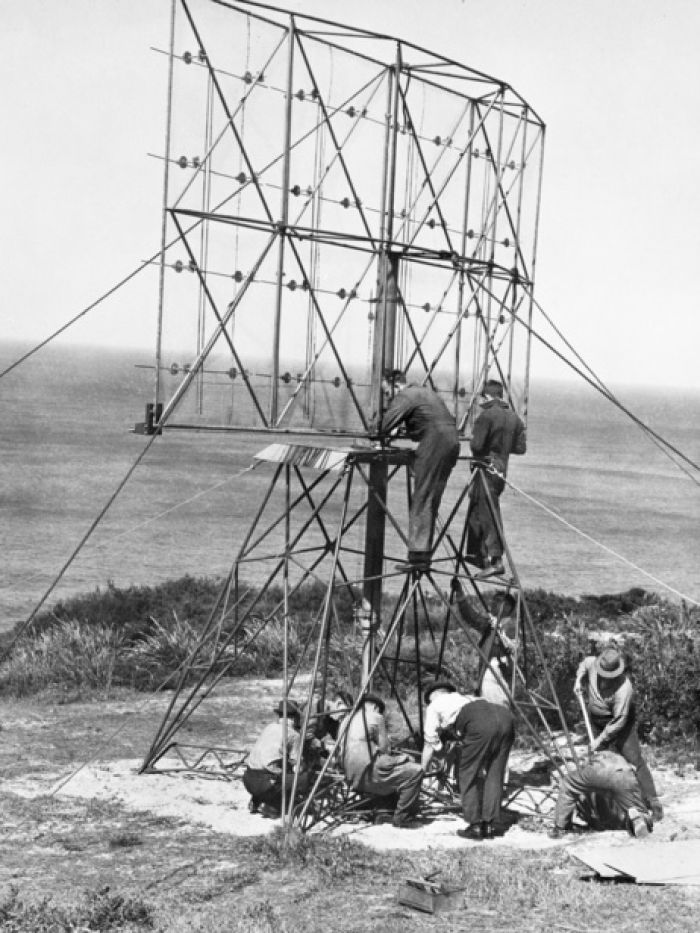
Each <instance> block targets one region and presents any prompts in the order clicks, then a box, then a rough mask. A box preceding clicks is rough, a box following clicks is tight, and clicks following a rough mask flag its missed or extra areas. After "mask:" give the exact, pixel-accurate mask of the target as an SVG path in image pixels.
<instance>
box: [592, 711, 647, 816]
mask: <svg viewBox="0 0 700 933" xmlns="http://www.w3.org/2000/svg"><path fill="white" fill-rule="evenodd" d="M609 721H610V720H608V719H599V718H598V717H594V716H591V727H592V729H593V735H594V736H596V737H597V736H599V735H600V733H601V732H602V731H603V729H604V728H605V727H606V726H607V724H608V722H609ZM606 745H607V747H608V748H612V749H615V751H616V752H619V753H620V754H621V755H622V757H623V758H624V759H625V761H629V763H630V764H631V765H633V767H635V768H636V769H637V780H638V781H639V786H640V788H641V791H642V797H644V800H645V801H646V803H649V802H650V801H651V800H652V799H653V798H654V797H656V796H657V793H656V785H655V784H654V778H653V777H652V776H651V771H650V770H649V765H648V764H647V763H646V761H645V759H644V756H643V755H642V749H641V747H640V745H639V736H638V735H637V717H636V715H635V713H634V710H633V711H632V712H631V713H630V716H629V719H628V720H627V723H626V725H625V726H624V727H623V728H622V730H621V731H620V732H618V733H617V735H614V736H613V737H612V739H611V740H610V741H609V742H607V743H606Z"/></svg>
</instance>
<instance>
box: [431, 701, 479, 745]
mask: <svg viewBox="0 0 700 933" xmlns="http://www.w3.org/2000/svg"><path fill="white" fill-rule="evenodd" d="M475 699H476V697H473V696H464V695H463V694H461V693H457V692H456V691H454V692H453V693H434V694H433V695H432V696H431V698H430V703H428V708H427V709H426V711H425V719H424V720H423V740H424V741H425V743H426V745H430V747H431V748H432V749H434V750H435V751H436V752H437V751H439V750H440V749H441V748H442V741H441V739H440V735H439V730H440V729H448V728H449V727H450V726H453V725H454V724H455V720H456V719H457V716H458V715H459V711H460V710H461V709H462V707H463V706H464V705H465V704H466V703H471V702H472V701H473V700H475Z"/></svg>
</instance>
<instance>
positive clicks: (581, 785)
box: [554, 762, 646, 829]
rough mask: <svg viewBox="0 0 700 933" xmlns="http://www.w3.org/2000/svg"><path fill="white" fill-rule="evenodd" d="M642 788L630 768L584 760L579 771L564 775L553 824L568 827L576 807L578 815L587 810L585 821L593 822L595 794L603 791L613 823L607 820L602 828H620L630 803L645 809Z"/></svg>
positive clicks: (609, 817) (561, 827)
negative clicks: (616, 768)
mask: <svg viewBox="0 0 700 933" xmlns="http://www.w3.org/2000/svg"><path fill="white" fill-rule="evenodd" d="M640 790H641V788H640V786H639V783H638V782H637V781H636V780H635V777H634V775H633V774H632V772H631V771H629V770H626V771H619V770H615V769H614V768H604V767H601V766H600V765H597V764H596V763H595V762H593V763H591V762H587V763H584V764H583V765H581V766H580V767H579V770H578V772H576V771H571V772H569V773H568V774H566V775H565V776H564V777H562V779H561V784H560V785H559V796H558V797H557V805H556V808H555V811H554V825H555V826H557V827H559V829H569V828H570V827H571V817H572V816H573V814H574V811H575V810H577V811H579V815H581V814H586V816H587V817H588V818H587V819H586V822H591V818H590V815H589V814H590V813H591V812H592V807H591V800H592V797H593V795H594V794H601V795H602V797H603V799H602V801H601V803H603V804H607V806H606V807H605V810H606V811H607V813H608V814H609V815H608V818H607V823H609V824H611V825H605V824H604V825H602V826H601V827H600V828H601V829H603V828H605V829H612V828H618V827H619V825H620V824H621V825H622V826H624V825H625V822H624V818H625V816H626V814H627V813H628V811H629V810H630V808H631V807H636V808H637V809H638V810H644V809H646V808H645V805H644V803H643V801H642V797H641V794H640ZM616 823H617V824H618V825H617V826H616Z"/></svg>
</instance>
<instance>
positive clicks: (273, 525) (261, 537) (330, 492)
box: [247, 470, 343, 553]
mask: <svg viewBox="0 0 700 933" xmlns="http://www.w3.org/2000/svg"><path fill="white" fill-rule="evenodd" d="M330 473H331V471H330V470H324V471H322V472H321V473H320V474H319V475H318V476H317V477H316V478H315V479H314V481H313V483H312V484H311V485H310V486H309V487H308V491H313V490H314V489H315V488H316V487H317V486H318V485H319V484H320V483H322V482H323V481H324V480H325V479H327V477H328V476H329V474H330ZM342 480H343V477H342V474H341V475H338V474H335V475H334V479H333V483H332V485H331V487H330V488H329V489H328V490H326V492H325V494H324V496H323V499H322V500H321V502H320V503H319V504H318V505H317V506H316V507H315V508H314V509H313V510H312V512H311V515H310V516H308V518H307V521H306V523H305V525H304V526H303V528H302V531H301V533H300V537H301V535H303V534H304V532H305V531H306V529H307V528H308V527H309V525H310V524H311V522H312V521H313V520H314V517H315V516H316V515H317V514H318V512H319V511H320V510H321V509H322V508H323V506H324V505H325V504H326V502H328V500H329V499H330V497H331V496H332V495H333V493H334V492H335V490H336V489H337V488H338V486H339V484H340V483H341V482H342ZM307 495H308V492H307V491H302V492H300V493H299V494H298V495H297V496H296V498H295V499H294V500H293V501H292V502H291V504H290V509H291V510H292V511H294V509H296V508H297V507H298V506H299V505H300V504H301V503H302V502H304V501H305V499H306V496H307ZM283 521H284V515H280V516H279V517H278V518H276V519H275V520H274V521H273V522H272V523H271V524H270V525H268V526H267V527H266V529H265V531H264V532H263V533H262V534H261V535H259V537H257V538H256V539H255V540H254V541H253V542H252V543H251V544H250V546H249V548H248V552H247V553H250V551H252V550H253V549H254V548H257V547H259V545H260V544H261V543H262V542H263V541H264V540H265V538H267V536H268V535H269V534H271V533H272V531H273V530H274V529H275V528H277V527H278V526H279V525H280V524H281V523H282V522H283ZM295 544H296V541H295Z"/></svg>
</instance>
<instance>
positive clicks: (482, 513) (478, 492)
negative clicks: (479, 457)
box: [467, 470, 505, 566]
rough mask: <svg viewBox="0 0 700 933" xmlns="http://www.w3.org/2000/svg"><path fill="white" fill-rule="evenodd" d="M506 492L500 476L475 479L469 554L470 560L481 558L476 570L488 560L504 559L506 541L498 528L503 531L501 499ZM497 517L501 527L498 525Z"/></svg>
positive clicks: (472, 493) (472, 492) (485, 474)
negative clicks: (489, 495)
mask: <svg viewBox="0 0 700 933" xmlns="http://www.w3.org/2000/svg"><path fill="white" fill-rule="evenodd" d="M482 477H483V479H484V480H486V484H487V485H488V488H489V492H490V493H491V503H492V505H493V513H494V514H493V515H492V514H491V508H490V506H489V501H488V498H487V496H486V491H485V490H484V486H483V482H482ZM504 488H505V482H504V481H503V480H502V479H501V478H500V477H499V476H495V475H494V474H493V473H487V472H486V471H485V470H483V471H482V475H481V476H477V477H476V478H475V479H474V484H473V485H472V489H471V493H470V497H471V502H470V505H469V525H468V538H467V553H468V554H469V555H470V556H473V557H477V558H481V564H479V563H478V562H477V564H476V565H477V566H483V565H484V564H485V563H486V559H487V558H500V557H503V541H502V540H501V535H500V533H499V531H498V528H499V526H500V527H501V528H503V522H502V520H501V503H500V496H501V493H502V492H503V490H504ZM494 516H495V518H496V519H497V521H498V524H496V521H495V520H494Z"/></svg>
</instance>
